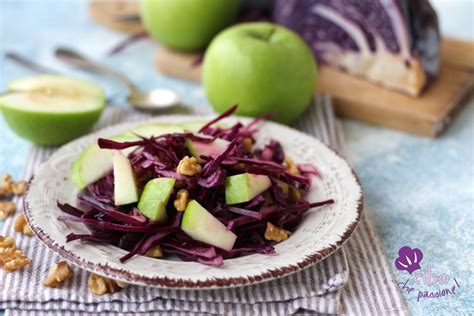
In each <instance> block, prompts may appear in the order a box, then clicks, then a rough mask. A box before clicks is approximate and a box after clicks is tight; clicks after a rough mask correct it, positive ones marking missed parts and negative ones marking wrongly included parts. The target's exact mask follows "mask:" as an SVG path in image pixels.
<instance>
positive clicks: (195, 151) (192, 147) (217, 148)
mask: <svg viewBox="0 0 474 316" xmlns="http://www.w3.org/2000/svg"><path fill="white" fill-rule="evenodd" d="M186 143H187V145H188V149H189V151H190V152H191V155H193V156H194V157H196V158H197V159H198V161H199V162H201V161H202V159H201V158H200V157H201V156H211V157H214V156H217V155H219V154H220V153H222V152H223V151H224V150H225V149H226V148H227V146H229V144H230V142H229V141H227V140H225V139H220V138H216V139H215V140H214V141H213V142H211V143H205V142H200V141H195V140H190V139H187V140H186Z"/></svg>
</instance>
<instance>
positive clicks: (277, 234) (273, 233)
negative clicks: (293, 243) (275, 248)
mask: <svg viewBox="0 0 474 316" xmlns="http://www.w3.org/2000/svg"><path fill="white" fill-rule="evenodd" d="M290 235H291V232H290V231H288V230H285V229H283V228H281V227H278V226H276V225H273V224H272V223H270V222H267V229H266V230H265V239H267V240H272V241H276V242H281V241H283V240H287V239H288V237H289V236H290Z"/></svg>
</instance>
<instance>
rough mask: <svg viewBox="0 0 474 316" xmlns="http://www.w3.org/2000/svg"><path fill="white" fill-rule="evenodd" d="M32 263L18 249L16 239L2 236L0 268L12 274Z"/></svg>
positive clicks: (0, 239) (0, 241) (0, 240)
mask: <svg viewBox="0 0 474 316" xmlns="http://www.w3.org/2000/svg"><path fill="white" fill-rule="evenodd" d="M30 263H31V260H30V259H29V258H28V257H27V256H26V255H25V254H24V253H23V252H22V251H21V250H19V249H16V244H15V239H13V238H12V237H3V236H0V267H1V266H3V270H4V271H5V272H12V271H15V270H18V269H21V268H23V267H24V266H27V265H28V264H30Z"/></svg>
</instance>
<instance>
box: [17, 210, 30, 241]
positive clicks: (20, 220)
mask: <svg viewBox="0 0 474 316" xmlns="http://www.w3.org/2000/svg"><path fill="white" fill-rule="evenodd" d="M13 229H14V230H15V231H16V232H17V233H23V234H25V235H28V236H33V231H32V230H31V228H30V225H28V223H27V221H26V217H25V213H21V214H20V215H18V217H17V218H16V219H15V223H13Z"/></svg>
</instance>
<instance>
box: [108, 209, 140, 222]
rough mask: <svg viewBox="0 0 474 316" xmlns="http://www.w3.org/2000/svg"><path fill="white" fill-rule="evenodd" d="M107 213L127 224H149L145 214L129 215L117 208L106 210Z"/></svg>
mask: <svg viewBox="0 0 474 316" xmlns="http://www.w3.org/2000/svg"><path fill="white" fill-rule="evenodd" d="M105 214H107V216H109V217H111V218H113V219H115V220H118V221H121V222H123V223H126V224H131V225H138V226H140V225H141V226H143V225H146V224H147V219H146V217H145V216H143V215H142V216H136V215H128V214H125V213H122V212H119V211H116V210H112V209H110V210H108V211H106V212H105Z"/></svg>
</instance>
